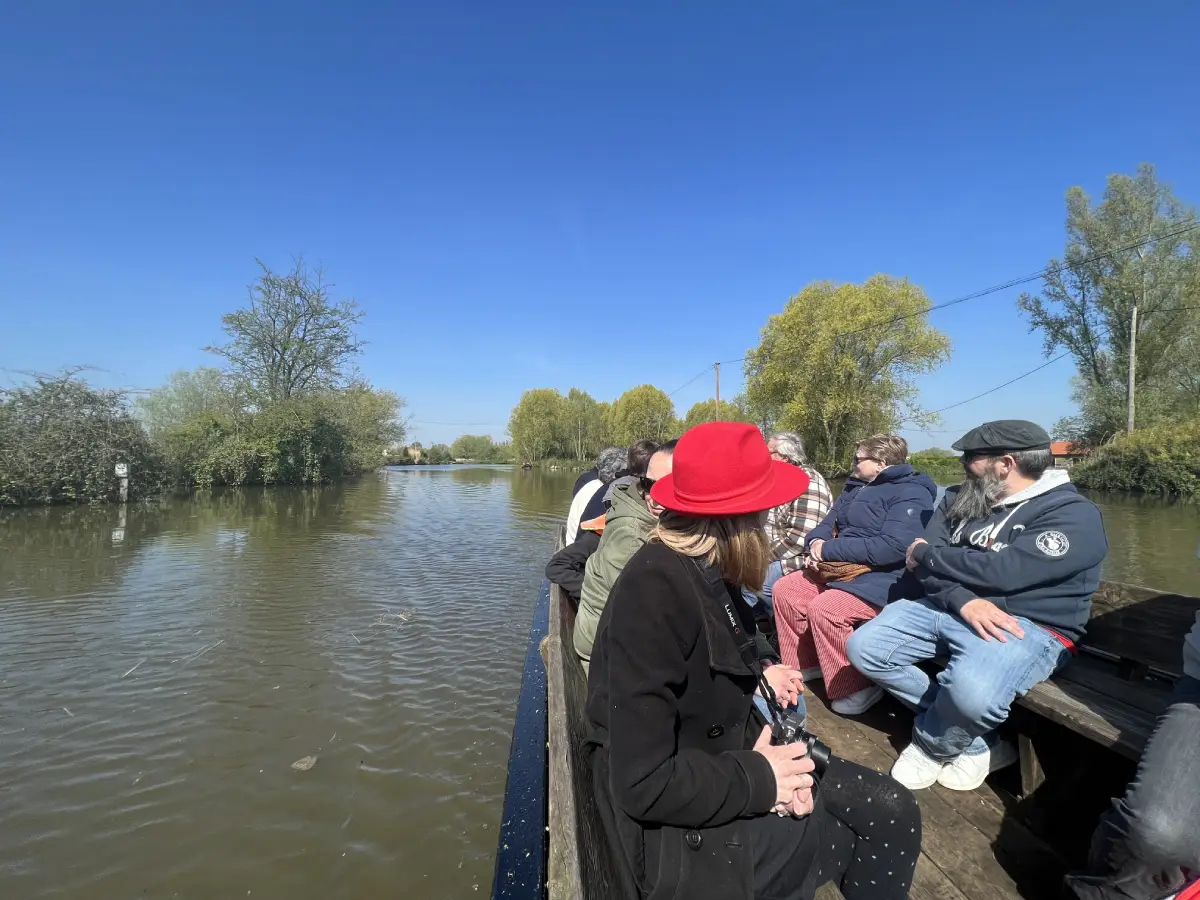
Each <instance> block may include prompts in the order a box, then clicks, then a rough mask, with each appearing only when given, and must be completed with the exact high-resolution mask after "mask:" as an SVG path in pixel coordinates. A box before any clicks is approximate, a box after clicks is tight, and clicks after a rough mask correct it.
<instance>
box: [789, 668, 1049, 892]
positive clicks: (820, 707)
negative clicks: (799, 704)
mask: <svg viewBox="0 0 1200 900" xmlns="http://www.w3.org/2000/svg"><path fill="white" fill-rule="evenodd" d="M808 715H809V723H810V725H809V727H810V729H811V730H812V731H813V733H814V734H816V735H818V736H819V737H820V738H821V739H822V740H823V741H825V742H826V743H827V744H829V746H830V748H831V749H832V750H833V752H834V753H836V754H838V755H839V756H842V757H843V758H845V759H848V760H850V761H852V762H856V763H859V764H860V765H865V766H868V767H870V768H872V769H875V770H877V771H880V772H887V771H888V770H889V769H890V768H891V765H892V762H893V761H894V760H895V755H896V754H895V751H894V750H892V749H890V748H889V749H885V747H884V745H882V744H881V743H877V742H876V741H875V740H874V739H873V738H872V736H871V735H870V734H868V733H867V730H866V728H865V727H864V726H862V725H860V724H859V723H856V722H854V721H852V720H850V719H845V718H842V717H841V716H838V715H837V714H836V713H833V712H832V711H830V710H829V709H828V708H827V707H826V706H825V702H824V700H823V699H822V697H821V696H820V695H819V694H818V693H817V692H815V691H813V692H810V696H809V700H808ZM916 796H917V801H918V803H919V804H920V807H921V820H922V828H923V834H922V843H921V846H922V855H923V856H925V857H926V858H927V860H928V865H926V866H924V867H921V873H922V884H921V888H920V891H921V894H922V895H923V896H927V897H937V898H948V897H953V896H955V894H954V893H953V891H955V890H956V891H958V892H959V894H961V895H963V896H966V897H970V898H972V900H1016V898H1020V897H1021V896H1022V895H1021V893H1020V892H1019V891H1018V889H1017V885H1016V882H1015V881H1014V880H1013V878H1012V877H1011V876H1010V875H1009V874H1008V872H1006V871H1005V869H1004V868H1003V867H1002V866H1001V865H1000V863H999V862H997V860H996V858H995V856H994V855H993V853H992V848H991V844H990V841H989V840H988V838H987V837H986V836H985V835H983V834H982V833H981V832H980V831H979V830H978V829H977V828H976V827H975V826H974V825H973V824H972V823H971V822H970V821H969V820H968V819H966V818H964V817H963V816H962V815H960V814H959V812H958V811H957V810H956V809H955V808H954V806H953V805H952V804H951V803H950V802H948V801H947V799H946V798H945V797H943V796H942V794H941V792H940V791H939V790H924V791H917V792H916ZM937 873H941V876H942V877H941V878H939V877H937ZM946 882H949V884H950V887H947V886H946ZM916 890H917V888H916V885H915V884H914V896H915V895H916ZM1028 896H1032V895H1028Z"/></svg>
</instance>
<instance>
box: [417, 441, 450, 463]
mask: <svg viewBox="0 0 1200 900" xmlns="http://www.w3.org/2000/svg"><path fill="white" fill-rule="evenodd" d="M421 459H422V461H423V462H427V463H429V465H431V466H445V465H449V464H450V463H452V462H454V454H453V453H452V452H451V451H450V448H449V447H448V446H447V445H446V444H434V445H433V446H432V447H430V448H429V449H428V450H426V451H425V453H424V455H422V457H421Z"/></svg>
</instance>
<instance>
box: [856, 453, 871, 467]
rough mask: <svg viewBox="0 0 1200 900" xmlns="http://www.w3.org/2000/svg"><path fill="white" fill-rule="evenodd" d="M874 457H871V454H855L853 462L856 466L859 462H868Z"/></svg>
mask: <svg viewBox="0 0 1200 900" xmlns="http://www.w3.org/2000/svg"><path fill="white" fill-rule="evenodd" d="M874 458H875V457H873V456H858V455H855V457H854V464H855V465H856V466H857V465H858V464H859V463H865V462H870V461H871V460H873V459H874Z"/></svg>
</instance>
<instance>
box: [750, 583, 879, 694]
mask: <svg viewBox="0 0 1200 900" xmlns="http://www.w3.org/2000/svg"><path fill="white" fill-rule="evenodd" d="M771 596H772V600H773V601H774V603H775V628H776V630H777V631H778V633H779V653H780V655H781V656H782V657H783V661H784V663H785V664H787V665H789V666H795V667H796V668H798V669H809V668H812V667H814V666H819V667H820V669H821V675H822V676H823V677H824V678H825V692H826V694H827V696H828V697H829V699H830V700H840V699H842V698H843V697H849V696H850V695H851V694H853V693H855V692H856V691H861V690H864V689H866V688H869V687H870V686H871V680H870V679H869V678H867V677H866V676H865V675H863V674H862V673H861V672H859V671H858V670H857V669H856V668H854V666H852V665H851V664H850V660H849V659H847V657H846V643H847V642H848V641H849V640H850V635H852V634H853V633H854V626H855V625H858V624H859V623H861V622H867V621H869V620H871V619H873V618H875V617H876V616H877V615H879V608H878V607H876V606H872V605H871V604H870V603H867V602H866V601H865V600H861V599H859V598H858V597H856V596H854V595H853V594H850V593H847V592H846V591H838V590H829V589H827V588H824V587H822V586H821V585H819V584H816V583H815V582H813V581H810V580H809V579H808V577H807V576H806V575H805V573H804V572H793V573H792V574H790V575H785V576H784V577H783V578H780V579H779V580H778V581H776V582H775V585H774V587H773V588H772V589H771Z"/></svg>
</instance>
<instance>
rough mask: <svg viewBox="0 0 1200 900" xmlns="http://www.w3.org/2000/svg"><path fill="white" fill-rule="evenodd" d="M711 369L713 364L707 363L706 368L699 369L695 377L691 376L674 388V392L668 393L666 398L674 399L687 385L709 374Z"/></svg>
mask: <svg viewBox="0 0 1200 900" xmlns="http://www.w3.org/2000/svg"><path fill="white" fill-rule="evenodd" d="M712 367H713V363H709V364H708V365H707V366H705V367H704V368H703V369H701V370H700V371H699V372H697V373H696V374H695V375H693V376H692V377H691V378H689V379H688V380H687V381H685V382H684V383H683V384H681V385H680V386H679V387H677V388H675V390H673V391H671V392H670V393H668V394H667V396H668V397H674V396H675V395H676V394H678V393H679V392H680V391H682V390H683V389H684V388H685V387H687V386H688V385H689V384H691V383H692V382H693V381H695V380H696V379H697V378H700V377H702V376H704V375H707V374H708V373H709V372H711V371H712Z"/></svg>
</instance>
